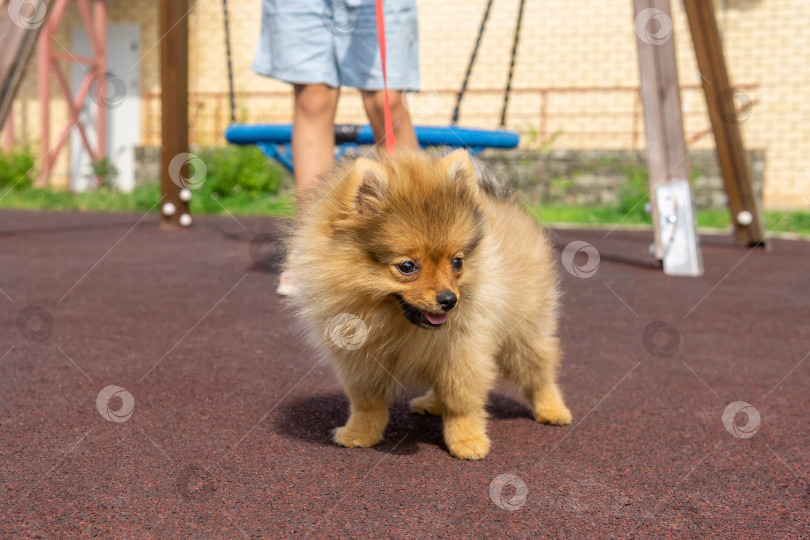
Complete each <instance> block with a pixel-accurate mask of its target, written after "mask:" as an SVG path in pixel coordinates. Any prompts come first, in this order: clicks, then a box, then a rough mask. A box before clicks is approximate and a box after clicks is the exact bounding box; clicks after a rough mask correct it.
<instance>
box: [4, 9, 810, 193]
mask: <svg viewBox="0 0 810 540" xmlns="http://www.w3.org/2000/svg"><path fill="white" fill-rule="evenodd" d="M486 1H487V0H446V1H444V2H434V1H427V0H417V4H418V6H419V23H420V29H419V31H420V47H421V49H420V54H421V70H422V85H423V91H422V92H421V93H419V94H416V95H414V96H412V97H411V99H410V101H411V109H412V113H413V115H414V118H415V120H416V122H417V123H421V124H434V125H442V124H446V123H447V122H448V121H449V118H450V114H451V112H452V109H453V104H454V100H455V96H454V92H455V90H456V89H457V88H458V86H459V84H460V82H461V80H462V78H463V76H464V71H465V69H466V63H467V58H468V55H469V53H470V51H471V49H472V46H473V43H474V40H475V36H476V33H477V31H478V25H479V23H480V18H481V14H482V13H483V10H484V6H485V5H486ZM518 3H519V0H499V1H498V2H495V3H494V7H493V11H492V14H491V16H490V21H489V25H488V27H487V32H486V33H485V35H484V38H483V41H482V44H481V49H480V52H479V58H478V61H477V63H476V66H475V69H474V71H473V75H472V79H471V82H470V88H471V92H470V93H469V95H468V96H467V97H466V98H465V101H464V104H463V107H462V115H461V123H462V124H465V125H472V126H481V127H495V126H497V123H498V120H499V118H500V109H501V105H502V99H503V88H504V84H505V80H506V74H507V70H508V64H509V54H510V51H511V46H512V39H513V30H514V24H515V20H516V15H517V9H518ZM715 5H716V7H717V16H718V20H719V23H720V26H721V31H722V35H723V40H724V44H725V49H726V54H727V63H728V66H729V70H730V73H731V78H732V82H733V84H735V85H737V86H741V87H742V88H743V89H744V90H745V91H746V93H747V94H748V95H749V96H750V97H751V98H752V99H753V100H754V105H753V109H752V113H751V116H750V118H748V120H747V121H746V122H745V123H744V124H743V126H742V130H743V136H744V140H745V142H746V145H747V147H748V148H749V149H756V150H761V151H763V152H764V153H765V156H766V161H765V169H764V182H765V185H764V190H763V196H764V202H765V205H766V206H767V207H770V208H777V207H794V208H796V207H800V206H803V207H807V200H808V199H810V194H800V193H798V192H797V187H796V186H797V182H796V180H797V178H798V177H799V175H800V174H801V173H802V172H804V171H807V170H808V169H810V160H808V158H807V156H810V100H808V99H807V96H808V92H807V88H808V85H810V49H809V48H808V47H806V44H807V43H810V24H807V22H808V21H810V2H808V1H807V0H715ZM109 6H110V8H109V19H110V21H111V22H138V23H139V24H141V28H142V49H143V51H144V59H143V61H142V63H141V65H140V69H141V76H142V81H143V83H144V84H143V91H144V97H145V98H146V99H145V100H144V106H143V131H144V133H143V140H144V142H145V143H146V144H158V143H159V132H160V129H159V120H160V117H159V102H158V92H159V90H160V88H159V72H158V64H159V48H158V47H157V46H156V43H157V39H158V37H159V36H158V30H157V2H153V1H151V0H148V1H147V0H140V1H136V0H110V1H109ZM229 6H230V17H231V34H232V36H231V39H232V43H231V47H232V53H233V64H234V74H235V86H236V91H237V109H238V111H237V116H238V117H239V119H240V120H246V121H252V122H259V121H262V122H289V121H290V120H291V97H290V95H289V87H288V86H287V85H285V84H282V83H278V82H275V81H272V80H269V79H267V78H264V77H260V76H258V75H255V74H253V73H252V72H251V71H250V69H249V68H250V63H251V61H252V59H253V53H254V48H255V44H256V39H257V37H258V34H259V23H260V18H259V14H260V0H231V1H230V2H229ZM672 6H673V13H672V19H673V25H674V39H675V40H676V46H677V51H678V66H679V70H680V79H681V84H682V87H683V91H682V101H683V109H684V118H685V127H686V134H687V139H688V146H689V148H691V149H695V150H711V149H712V148H713V141H712V138H711V134H710V133H709V132H708V131H707V130H708V129H709V120H708V117H707V115H706V107H705V100H704V97H703V90H702V88H701V87H700V78H699V77H700V76H699V74H698V72H697V68H696V62H695V58H694V53H693V51H692V47H691V36H690V33H689V29H688V25H687V23H686V18H685V15H684V13H683V9H682V6H681V3H680V2H678V1H673V2H672ZM525 9H526V11H525V14H524V21H523V30H522V33H521V41H520V47H519V50H518V57H517V65H516V71H515V78H514V82H513V86H514V93H513V95H512V98H511V101H510V108H509V114H508V117H507V120H508V121H507V124H508V127H510V128H512V129H516V130H519V131H521V132H523V133H524V143H523V144H524V145H525V146H533V145H535V146H537V145H540V144H542V143H550V144H551V148H552V149H571V150H580V149H615V150H643V149H644V132H643V121H642V118H641V108H640V103H639V100H638V92H637V87H638V83H639V77H638V64H637V59H636V35H635V33H634V27H633V11H632V1H631V0H601V1H599V2H595V1H593V0H542V1H541V0H528V1H527V2H526V8H525ZM71 10H72V11H70V12H69V17H70V19H69V20H70V21H71V22H72V23H76V22H77V21H78V16H77V14H76V11H75V7H72V8H71ZM189 23H190V35H191V37H190V40H191V42H190V55H191V57H190V70H191V72H190V90H191V92H192V98H191V103H190V118H191V123H192V125H191V126H190V128H191V139H192V141H193V142H196V143H200V144H221V143H222V137H221V133H222V129H223V128H224V126H225V125H226V123H227V120H228V106H227V98H226V94H225V93H226V92H227V90H228V86H227V71H226V64H225V47H224V33H223V26H222V4H221V2H220V0H199V1H198V2H196V3H195V4H194V7H193V9H192V10H191V12H190V13H189ZM68 27H69V25H63V26H62V29H61V30H60V35H59V36H58V39H60V41H61V42H62V43H65V44H68V43H69V32H68V30H67V28H68ZM150 48H151V50H150ZM34 64H35V61H33V62H32V65H31V66H29V69H28V72H27V74H26V78H25V81H24V83H23V87H22V89H21V92H20V97H19V98H18V100H17V103H16V104H15V132H16V134H17V135H18V137H19V138H20V139H23V140H28V141H34V140H36V139H37V134H38V120H37V114H38V112H37V107H36V70H35V66H34ZM150 96H151V98H150ZM64 116H65V115H64V114H62V117H61V121H64ZM57 120H60V119H57V118H55V119H54V121H55V122H56V121H57ZM337 121H338V122H341V123H359V122H362V121H363V112H362V107H361V105H360V100H359V97H358V95H357V93H356V92H354V91H351V90H346V91H344V92H343V94H342V97H341V100H340V105H339V109H338V115H337Z"/></svg>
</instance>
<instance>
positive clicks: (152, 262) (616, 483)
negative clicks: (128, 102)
mask: <svg viewBox="0 0 810 540" xmlns="http://www.w3.org/2000/svg"><path fill="white" fill-rule="evenodd" d="M140 218H141V216H139V215H92V214H91V215H81V214H73V213H41V214H38V213H33V212H14V211H0V289H2V290H0V309H1V310H2V312H1V313H2V315H1V316H2V320H3V322H2V324H0V536H2V537H15V538H17V537H23V536H29V535H30V536H44V537H53V538H63V537H74V536H93V535H100V536H115V537H129V538H136V537H151V536H160V537H188V536H192V537H220V536H236V537H240V536H251V537H254V536H256V537H259V536H261V537H275V536H279V535H288V536H304V535H308V536H313V537H324V536H330V537H331V536H335V537H338V536H339V537H345V536H363V537H366V536H374V537H381V536H392V537H425V536H444V537H457V536H459V535H475V536H484V537H498V538H500V537H512V536H518V537H522V536H532V537H537V536H553V537H558V536H559V537H566V538H567V537H572V538H577V537H579V538H581V537H592V536H615V537H650V536H656V537H669V536H673V537H675V536H677V537H734V538H751V537H763V538H772V537H794V538H795V537H802V536H804V537H807V536H808V535H809V534H810V449H808V443H809V442H810V432H809V430H808V420H807V417H808V407H809V406H810V392H808V387H810V360H805V359H806V358H807V355H808V352H809V351H810V325H809V324H808V321H810V272H808V267H809V266H810V244H809V243H801V242H794V241H779V240H777V241H774V243H773V250H772V251H771V252H770V253H764V252H763V251H761V250H755V251H749V250H746V249H741V248H737V247H734V246H732V245H731V243H730V241H729V240H728V239H726V238H720V237H704V238H703V242H704V258H705V263H706V275H705V276H703V277H701V278H669V277H665V276H663V275H662V273H661V272H660V271H659V270H658V269H656V268H655V265H654V264H653V263H652V261H651V260H650V258H649V255H648V254H647V246H648V244H649V237H648V235H647V234H644V233H635V232H613V233H611V234H609V235H607V236H606V235H605V231H602V232H598V231H570V230H566V231H563V230H558V231H556V236H554V240H555V243H556V244H557V246H558V247H559V248H560V250H561V249H562V248H563V247H564V246H565V245H567V244H568V243H569V242H571V241H573V240H583V241H587V242H589V243H591V244H592V245H593V246H594V247H595V248H596V249H597V250H598V252H599V254H600V256H601V259H600V266H599V268H598V270H597V272H596V273H595V274H594V275H593V276H592V277H590V278H578V277H575V276H573V275H571V274H569V273H567V272H565V271H564V270H563V269H562V267H561V269H560V271H561V273H562V276H563V289H564V292H565V294H564V296H563V298H562V304H563V313H562V340H563V344H564V348H565V351H566V360H565V362H564V367H563V370H562V376H561V383H562V387H563V389H564V391H565V394H566V398H567V402H568V405H569V407H570V408H571V409H572V411H573V413H574V423H573V424H572V425H571V426H568V427H549V426H541V425H537V424H535V423H534V422H533V421H532V420H531V418H530V412H529V409H528V408H527V407H526V405H525V404H524V403H523V401H522V400H521V399H520V398H519V396H518V394H517V393H516V392H515V391H514V389H512V388H508V387H504V388H500V389H498V391H496V392H495V393H494V394H493V395H492V405H491V411H492V417H493V419H492V422H491V425H490V434H491V437H492V440H493V450H492V453H491V454H490V456H489V457H488V458H486V459H485V460H483V461H481V462H476V463H470V462H461V461H457V460H455V459H452V458H451V457H450V456H449V455H448V454H447V452H446V450H445V448H444V446H443V443H442V440H441V431H440V423H439V421H438V420H436V419H432V418H423V417H415V416H413V415H410V414H409V413H408V412H407V409H406V407H405V404H404V400H403V401H401V402H399V403H398V404H397V405H396V407H395V409H394V410H393V412H392V421H391V424H390V426H389V428H388V430H387V432H386V439H385V441H384V443H382V444H380V445H379V446H378V447H376V448H373V449H364V450H346V449H342V448H337V447H335V446H334V445H333V444H332V443H331V442H330V438H329V431H330V430H331V429H332V428H333V427H335V426H338V425H340V424H341V423H342V422H343V421H344V420H345V418H346V401H345V399H344V398H343V397H342V395H341V392H340V388H339V386H338V385H337V383H336V381H335V379H334V377H333V376H332V374H331V371H330V369H329V367H328V366H326V365H323V364H317V363H316V362H315V361H314V359H313V357H312V355H311V354H310V353H309V352H308V350H307V349H306V347H305V346H304V345H303V344H302V342H301V340H300V339H299V338H298V336H297V334H296V331H295V330H294V329H293V328H292V326H291V319H290V314H289V313H288V312H286V311H284V310H283V308H282V305H281V304H280V302H279V301H278V299H277V298H276V297H275V296H274V295H273V294H272V289H273V284H274V281H275V278H276V275H275V272H276V269H275V268H276V266H275V265H276V262H277V261H276V259H278V258H279V257H280V253H279V252H278V251H277V249H278V248H277V247H276V246H275V244H274V243H273V241H274V239H275V238H276V237H277V235H278V231H279V222H277V221H273V220H265V219H243V218H240V222H241V224H240V223H237V222H236V221H235V220H232V219H230V218H195V219H196V222H195V226H194V228H193V229H192V230H190V231H184V232H173V233H172V232H161V231H159V230H158V229H157V227H156V217H155V216H149V217H147V218H145V219H143V220H142V221H141V222H140V223H139V224H138V225H137V226H134V225H135V224H136V223H137V222H138V220H139V219H140ZM261 233H264V234H266V235H267V236H264V237H262V236H259V237H258V240H257V241H256V242H254V243H253V247H254V249H253V252H252V256H251V249H250V245H251V240H253V239H254V238H257V235H258V234H261ZM264 240H268V242H264ZM259 248H262V249H259ZM581 257H583V260H579V258H578V259H576V260H575V262H576V263H577V264H579V265H581V264H582V263H583V262H584V256H581ZM30 305H35V306H40V308H41V309H37V308H30V309H27V310H26V307H27V306H30ZM656 321H662V322H661V323H660V324H657V326H656V325H655V323H656ZM651 325H652V326H651ZM645 329H646V333H645ZM111 385H113V386H117V387H120V388H112V389H108V390H106V391H102V389H105V388H106V387H108V386H111ZM130 396H131V400H130ZM737 401H740V402H745V403H747V404H750V406H749V407H747V408H745V409H743V410H741V411H740V412H739V413H738V414H737V415H736V423H734V422H735V421H734V420H732V421H731V422H729V423H728V429H727V428H726V426H724V424H723V421H722V416H723V412H724V410H726V408H727V407H728V406H730V404H732V403H733V402H737ZM130 413H131V415H129V416H127V415H128V414H130ZM729 414H731V415H732V416H733V415H734V411H731V412H730V413H729ZM107 418H109V419H107ZM735 426H737V427H736V428H735ZM757 427H758V430H757V431H755V428H757ZM734 432H736V434H737V435H738V436H735V435H734V434H733V433H734ZM751 434H752V435H753V436H750V437H742V436H739V435H751ZM500 475H512V476H506V477H503V476H500Z"/></svg>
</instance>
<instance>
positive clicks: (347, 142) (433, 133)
mask: <svg viewBox="0 0 810 540" xmlns="http://www.w3.org/2000/svg"><path fill="white" fill-rule="evenodd" d="M492 2H493V0H489V1H488V2H487V5H486V8H485V11H484V14H483V16H482V19H481V25H480V27H479V30H478V35H477V38H476V41H475V46H474V47H473V51H472V53H471V55H470V60H469V62H468V64H467V71H466V74H465V76H464V81H463V82H462V85H461V88H460V90H459V92H458V95H457V97H456V105H455V108H454V110H453V114H452V119H451V123H450V125H449V126H447V127H439V126H414V132H415V134H416V138H417V140H418V142H419V145H420V146H422V147H428V146H443V147H450V148H468V149H469V150H470V152H471V153H473V154H477V153H479V152H480V151H482V150H483V149H484V148H515V147H516V146H517V145H518V143H519V142H520V136H519V135H518V134H517V133H515V132H514V131H509V130H506V129H505V124H506V112H507V107H508V105H509V94H510V92H511V88H512V75H513V72H514V67H515V57H516V54H517V46H518V41H519V39H520V26H521V20H522V18H523V8H524V0H521V2H520V8H519V11H518V19H517V24H516V25H515V34H514V43H513V47H512V54H511V57H510V66H509V75H508V78H507V83H506V89H505V91H504V101H503V109H502V112H501V122H500V128H499V129H471V128H464V127H459V126H458V125H457V124H458V117H459V111H460V107H461V102H462V99H463V98H464V93H465V91H466V89H467V85H468V83H469V80H470V74H471V73H472V68H473V66H474V64H475V59H476V56H477V53H478V48H479V45H480V43H481V37H482V35H483V33H484V29H485V28H486V24H487V20H488V18H489V13H490V9H491V7H492ZM377 5H378V6H377V7H378V13H380V12H381V9H382V8H381V6H382V0H377ZM222 7H223V17H224V21H225V48H226V55H227V66H228V81H229V85H230V86H229V91H230V108H231V111H230V112H231V122H232V123H231V125H230V126H228V128H227V129H226V131H225V139H226V140H227V141H228V142H229V143H231V144H239V145H248V144H253V145H256V146H257V147H258V148H259V149H260V150H261V151H262V152H264V154H266V155H267V156H268V157H270V158H272V159H275V160H276V161H278V162H279V163H281V164H282V165H284V166H285V167H286V168H287V169H289V170H290V171H292V170H293V162H292V148H291V144H290V142H291V140H292V124H239V123H236V105H235V100H234V86H233V69H232V67H231V46H230V33H229V29H228V3H227V0H222ZM380 19H381V17H380ZM384 35H385V34H384V29H383V28H380V27H379V26H378V36H380V37H381V39H380V41H381V42H382V43H384ZM381 56H382V60H383V74H384V75H385V67H384V66H385V51H384V46H383V47H381ZM386 109H387V108H386ZM386 112H388V111H387V110H386ZM386 116H387V115H386ZM374 143H375V141H374V134H373V132H372V130H371V126H370V125H368V124H366V125H362V126H360V125H336V126H335V144H336V145H338V149H337V152H336V155H338V156H340V155H343V154H344V153H345V152H346V151H347V150H348V149H350V148H354V147H357V146H358V145H371V144H374Z"/></svg>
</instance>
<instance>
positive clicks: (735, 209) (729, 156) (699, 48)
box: [683, 0, 765, 245]
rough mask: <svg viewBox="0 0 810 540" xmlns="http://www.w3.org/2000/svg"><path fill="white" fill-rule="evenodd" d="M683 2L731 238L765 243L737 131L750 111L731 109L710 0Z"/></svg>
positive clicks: (730, 89) (731, 97)
mask: <svg viewBox="0 0 810 540" xmlns="http://www.w3.org/2000/svg"><path fill="white" fill-rule="evenodd" d="M683 4H684V8H685V10H686V16H687V18H688V19H689V28H690V29H691V31H692V41H693V42H694V45H695V56H696V57H697V62H698V68H699V69H700V74H701V78H702V79H703V91H704V93H705V95H706V105H707V106H708V108H709V118H710V119H711V123H712V129H713V131H714V140H715V144H716V146H717V159H718V161H719V162H720V169H721V170H722V172H723V180H724V182H725V185H726V194H727V195H728V208H729V210H730V211H731V218H732V221H733V222H734V238H735V239H736V241H737V243H738V244H744V245H756V244H763V245H764V243H765V234H764V230H763V224H762V212H761V210H760V203H759V200H758V199H757V197H756V195H755V193H754V185H753V182H752V180H751V166H750V164H749V163H748V156H747V154H746V153H745V147H744V145H743V140H742V134H741V133H740V124H741V123H743V122H744V121H745V120H746V119H747V115H748V114H749V113H750V111H736V109H735V104H734V96H735V94H737V90H736V89H734V88H733V87H732V86H731V84H730V82H729V77H728V71H727V70H726V61H725V58H724V56H723V45H722V43H721V41H720V31H719V30H718V28H717V19H716V18H715V16H714V5H713V3H712V1H711V0H684V3H683ZM746 97H747V96H746Z"/></svg>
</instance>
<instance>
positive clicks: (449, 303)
mask: <svg viewBox="0 0 810 540" xmlns="http://www.w3.org/2000/svg"><path fill="white" fill-rule="evenodd" d="M456 302H458V298H457V297H456V295H455V293H454V292H452V291H444V292H440V293H439V294H437V295H436V303H438V304H439V305H440V306H442V309H443V310H445V311H450V310H451V309H453V308H454V307H456Z"/></svg>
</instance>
